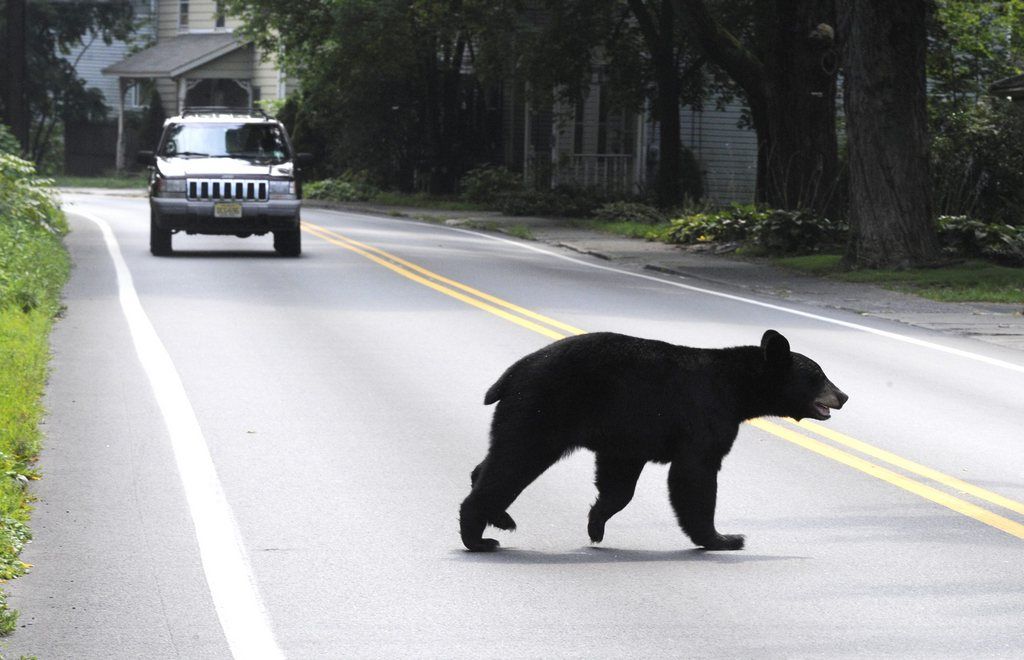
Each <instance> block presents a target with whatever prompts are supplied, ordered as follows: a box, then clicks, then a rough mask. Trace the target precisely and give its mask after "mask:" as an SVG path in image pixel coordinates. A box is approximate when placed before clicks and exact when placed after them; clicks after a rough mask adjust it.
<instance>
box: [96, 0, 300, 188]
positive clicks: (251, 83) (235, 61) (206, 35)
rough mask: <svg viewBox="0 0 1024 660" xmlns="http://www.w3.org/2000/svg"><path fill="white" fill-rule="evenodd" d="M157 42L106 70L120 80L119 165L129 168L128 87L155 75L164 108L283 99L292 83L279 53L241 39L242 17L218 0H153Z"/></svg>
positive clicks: (172, 110)
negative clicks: (279, 63) (126, 131)
mask: <svg viewBox="0 0 1024 660" xmlns="http://www.w3.org/2000/svg"><path fill="white" fill-rule="evenodd" d="M153 2H154V3H155V7H154V13H153V16H154V25H155V32H156V39H155V42H154V44H153V45H152V46H151V47H149V48H147V49H145V50H142V51H139V52H138V53H135V54H133V55H131V56H129V57H126V58H125V59H123V60H121V61H120V62H117V63H116V64H112V65H110V66H108V67H106V68H104V69H103V74H104V75H106V76H112V77H115V78H116V79H117V81H118V90H119V98H118V104H117V105H118V112H119V120H118V124H119V129H118V135H119V138H118V145H119V146H118V162H117V167H118V169H122V168H123V167H124V138H123V136H124V128H123V126H124V106H125V97H126V95H127V93H128V92H129V90H130V89H131V88H132V87H133V86H135V85H136V84H137V83H138V82H139V81H141V80H153V81H154V83H155V85H156V88H157V91H159V92H160V97H161V99H162V100H163V104H164V111H165V112H166V113H167V114H168V115H174V114H177V113H178V112H180V111H181V110H182V109H184V108H186V107H195V106H212V105H216V106H232V107H243V108H252V107H253V104H255V103H256V102H257V101H262V100H276V99H283V98H284V97H285V96H286V95H287V93H288V92H289V91H291V89H292V87H293V84H292V83H290V82H289V81H288V80H287V79H286V77H285V76H284V75H283V74H282V73H281V70H280V69H279V68H278V67H277V65H276V63H275V57H274V54H272V53H271V54H269V58H265V57H264V55H265V54H264V53H260V52H258V51H257V50H256V48H255V47H253V45H252V44H250V43H247V42H246V41H244V40H241V39H239V38H237V37H236V36H235V34H234V29H235V28H236V27H238V26H239V24H240V23H239V21H238V20H237V19H235V18H232V17H231V16H225V14H224V13H223V11H221V8H220V3H219V2H216V1H215V0H153Z"/></svg>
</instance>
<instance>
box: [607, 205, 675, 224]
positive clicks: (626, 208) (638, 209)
mask: <svg viewBox="0 0 1024 660" xmlns="http://www.w3.org/2000/svg"><path fill="white" fill-rule="evenodd" d="M594 218H595V219H597V220H600V221H602V222H637V223H641V224H648V225H656V224H659V223H662V222H665V221H666V220H667V218H666V216H665V214H664V213H662V212H661V211H659V210H658V209H656V208H654V207H653V206H648V205H647V204H640V203H637V202H609V203H608V204H602V205H601V207H600V208H598V209H597V211H595V212H594Z"/></svg>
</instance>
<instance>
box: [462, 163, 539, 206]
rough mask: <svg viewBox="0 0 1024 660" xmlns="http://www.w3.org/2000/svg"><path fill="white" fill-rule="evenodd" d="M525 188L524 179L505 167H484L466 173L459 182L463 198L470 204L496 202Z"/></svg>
mask: <svg viewBox="0 0 1024 660" xmlns="http://www.w3.org/2000/svg"><path fill="white" fill-rule="evenodd" d="M522 188H523V177H522V176H520V175H519V174H516V173H515V172H510V171H508V170H507V169H505V168H504V167H493V166H491V165H484V166H483V167H477V168H475V169H472V170H470V171H469V172H467V173H466V175H465V176H463V177H462V179H461V180H460V181H459V189H460V190H461V191H462V198H463V199H465V200H466V201H470V202H482V203H488V202H494V201H496V200H498V199H499V198H500V197H501V196H502V195H505V194H508V193H513V192H515V191H518V190H522Z"/></svg>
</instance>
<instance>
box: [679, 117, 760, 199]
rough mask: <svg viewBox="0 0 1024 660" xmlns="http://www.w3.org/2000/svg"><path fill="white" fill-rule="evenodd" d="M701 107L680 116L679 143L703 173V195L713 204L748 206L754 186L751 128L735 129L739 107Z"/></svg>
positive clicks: (754, 149) (754, 142) (754, 151)
mask: <svg viewBox="0 0 1024 660" xmlns="http://www.w3.org/2000/svg"><path fill="white" fill-rule="evenodd" d="M705 108H706V109H705V110H704V111H703V112H693V111H692V110H690V109H685V110H684V111H683V113H682V139H683V144H685V145H686V146H687V147H689V148H690V149H691V150H692V151H693V153H694V155H695V156H696V157H697V160H698V162H699V163H700V166H701V169H702V170H704V194H705V196H706V198H707V199H708V201H710V202H712V203H714V204H729V203H732V202H739V203H743V204H749V203H751V202H753V201H754V189H755V186H756V183H757V135H756V134H755V132H754V131H753V129H747V128H739V127H738V126H737V124H738V123H739V121H740V117H741V115H742V112H743V106H742V105H741V104H739V103H736V102H734V103H730V104H729V105H727V106H726V107H725V108H724V109H722V110H717V109H715V108H714V107H713V106H712V104H711V103H710V102H709V103H708V104H706V106H705Z"/></svg>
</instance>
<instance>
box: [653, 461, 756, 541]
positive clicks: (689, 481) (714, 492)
mask: <svg viewBox="0 0 1024 660" xmlns="http://www.w3.org/2000/svg"><path fill="white" fill-rule="evenodd" d="M668 493H669V498H670V500H671V502H672V508H673V509H675V512H676V517H677V518H678V519H679V525H680V527H682V528H683V531H684V532H686V535H687V536H689V537H690V540H691V541H693V542H694V544H696V545H699V546H701V547H703V548H705V549H707V550H742V549H743V535H742V534H719V533H718V531H717V530H716V529H715V501H716V499H717V498H718V469H717V466H714V465H711V464H709V463H708V462H707V461H705V460H702V459H701V458H696V457H689V458H677V459H676V460H675V461H673V462H672V467H671V468H669V471H668Z"/></svg>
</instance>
